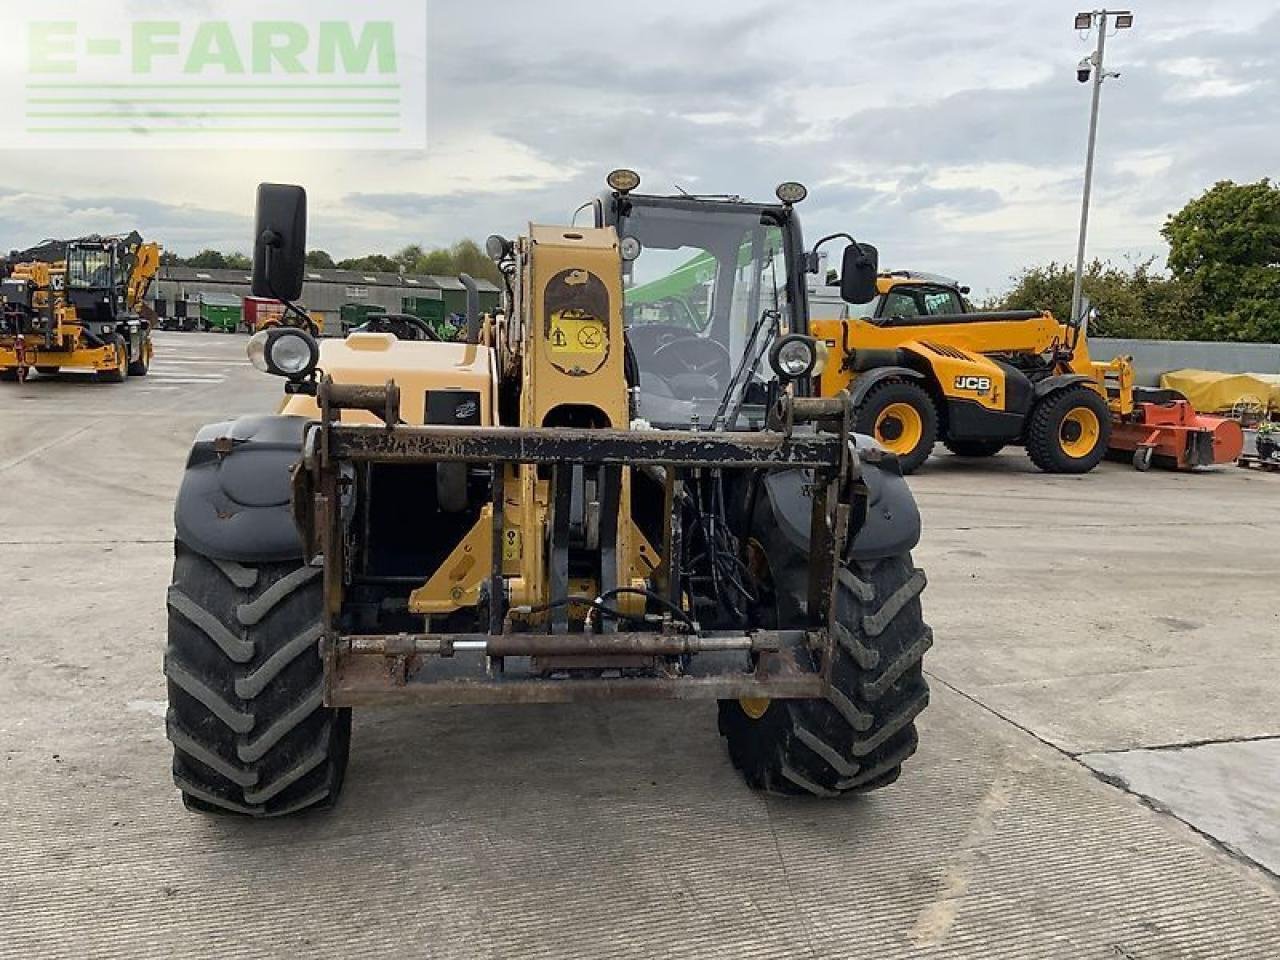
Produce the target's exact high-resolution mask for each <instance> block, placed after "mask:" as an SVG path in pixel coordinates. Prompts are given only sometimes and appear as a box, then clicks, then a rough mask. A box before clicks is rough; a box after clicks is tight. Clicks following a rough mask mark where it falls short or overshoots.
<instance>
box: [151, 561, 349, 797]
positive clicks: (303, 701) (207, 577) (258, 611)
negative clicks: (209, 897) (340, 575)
mask: <svg viewBox="0 0 1280 960" xmlns="http://www.w3.org/2000/svg"><path fill="white" fill-rule="evenodd" d="M175 555H176V559H175V561H174V565H173V584H172V586H170V588H169V602H168V607H169V645H168V648H167V650H166V652H165V658H164V671H165V675H166V677H168V681H169V711H168V714H167V717H166V728H167V731H168V736H169V740H170V741H172V743H173V779H174V783H175V784H176V785H177V786H178V789H179V790H181V791H182V794H183V800H184V802H185V803H186V805H187V806H188V807H190V808H194V809H199V810H205V811H213V812H219V813H233V814H241V815H244V816H250V817H279V816H284V815H286V814H291V813H297V812H300V811H302V810H307V809H310V808H313V807H318V806H328V805H331V804H332V803H333V802H334V801H335V800H336V799H337V797H338V794H339V792H340V791H341V789H342V781H343V776H344V774H345V772H346V767H347V755H348V752H349V747H350V741H351V711H350V710H335V709H332V708H329V707H325V706H323V704H322V702H321V698H322V695H323V691H324V668H323V664H322V662H321V660H320V655H319V645H318V640H319V637H320V629H321V626H320V624H321V619H320V615H321V590H320V569H319V568H318V567H311V566H307V565H305V564H303V563H302V562H301V561H288V562H283V563H261V564H240V563H233V562H230V561H225V560H212V559H210V558H208V557H206V556H203V555H202V554H200V553H197V552H196V551H194V550H191V549H190V548H188V547H187V546H186V545H185V544H183V543H182V542H181V541H178V542H177V544H176V546H175Z"/></svg>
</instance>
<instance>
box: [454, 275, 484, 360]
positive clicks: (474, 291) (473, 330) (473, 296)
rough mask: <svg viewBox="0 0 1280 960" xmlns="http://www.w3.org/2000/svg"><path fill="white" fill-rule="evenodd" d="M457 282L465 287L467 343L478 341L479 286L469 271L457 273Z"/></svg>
mask: <svg viewBox="0 0 1280 960" xmlns="http://www.w3.org/2000/svg"><path fill="white" fill-rule="evenodd" d="M458 282H459V283H461V284H462V285H463V286H464V287H466V288H467V343H479V342H480V288H479V287H478V286H477V285H476V282H475V280H473V279H472V277H471V274H469V273H460V274H458Z"/></svg>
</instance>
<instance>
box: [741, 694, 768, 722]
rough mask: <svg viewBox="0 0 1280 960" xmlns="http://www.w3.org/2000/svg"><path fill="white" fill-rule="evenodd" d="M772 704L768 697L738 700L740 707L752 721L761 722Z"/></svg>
mask: <svg viewBox="0 0 1280 960" xmlns="http://www.w3.org/2000/svg"><path fill="white" fill-rule="evenodd" d="M770 702H771V701H770V700H769V698H768V697H742V698H740V699H739V700H738V706H740V707H742V712H743V713H745V714H746V715H747V716H748V717H750V718H751V719H752V720H759V719H760V718H761V717H763V716H764V714H765V711H766V710H768V709H769V704H770Z"/></svg>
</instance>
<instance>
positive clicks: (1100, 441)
mask: <svg viewBox="0 0 1280 960" xmlns="http://www.w3.org/2000/svg"><path fill="white" fill-rule="evenodd" d="M1110 441H1111V410H1110V408H1109V407H1108V406H1107V401H1106V400H1104V399H1103V398H1102V395H1101V394H1099V393H1098V392H1097V391H1096V390H1093V389H1091V388H1090V387H1086V386H1083V385H1080V386H1073V387H1067V388H1066V389H1064V390H1059V391H1057V392H1055V393H1051V394H1049V396H1047V397H1045V398H1044V399H1043V400H1041V401H1040V402H1039V403H1037V404H1036V406H1035V408H1034V409H1033V410H1032V411H1031V417H1030V422H1029V423H1028V424H1027V456H1028V457H1030V458H1031V462H1032V463H1034V464H1035V465H1036V466H1037V467H1039V468H1040V469H1041V470H1043V471H1044V472H1045V473H1088V472H1089V471H1090V470H1092V469H1093V468H1094V467H1096V466H1097V465H1098V464H1099V463H1100V462H1101V461H1102V458H1103V457H1105V456H1106V455H1107V444H1108V443H1109V442H1110Z"/></svg>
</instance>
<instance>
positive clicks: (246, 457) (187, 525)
mask: <svg viewBox="0 0 1280 960" xmlns="http://www.w3.org/2000/svg"><path fill="white" fill-rule="evenodd" d="M309 422H310V420H309V419H308V418H307V417H289V416H279V415H266V416H249V417H241V418H240V419H238V420H228V421H224V422H222V423H213V424H209V425H208V426H205V427H203V428H201V430H200V432H199V433H198V434H196V439H195V443H194V444H193V445H192V447H191V453H190V455H189V456H188V457H187V467H186V471H185V472H184V473H183V475H182V485H181V487H179V489H178V502H177V504H176V505H175V507H174V515H173V524H174V528H175V530H176V531H177V535H178V539H180V540H182V542H183V543H185V544H186V545H187V546H189V547H191V548H192V549H193V550H196V551H198V552H200V553H203V554H205V555H206V556H208V557H212V558H213V559H216V560H235V561H239V562H241V563H266V562H272V561H278V560H293V559H297V558H298V557H301V556H302V553H303V550H302V540H301V538H300V537H299V535H298V529H297V526H296V525H295V523H294V520H293V512H292V509H291V508H290V493H291V482H290V472H291V470H292V468H293V465H294V464H295V463H297V462H298V461H299V460H300V459H301V458H302V443H303V434H304V432H305V430H306V426H307V424H308V423H309ZM228 445H229V447H230V449H229V450H227V447H228ZM219 447H221V448H222V449H223V450H224V451H226V452H223V453H219V452H218V448H219Z"/></svg>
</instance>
